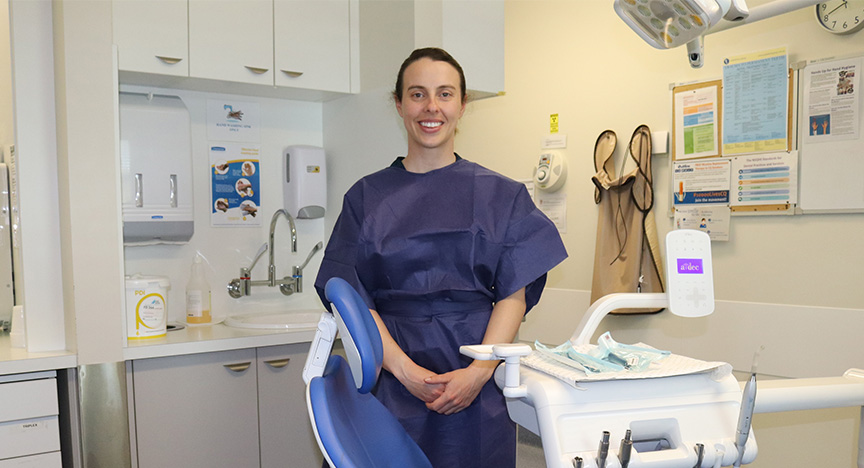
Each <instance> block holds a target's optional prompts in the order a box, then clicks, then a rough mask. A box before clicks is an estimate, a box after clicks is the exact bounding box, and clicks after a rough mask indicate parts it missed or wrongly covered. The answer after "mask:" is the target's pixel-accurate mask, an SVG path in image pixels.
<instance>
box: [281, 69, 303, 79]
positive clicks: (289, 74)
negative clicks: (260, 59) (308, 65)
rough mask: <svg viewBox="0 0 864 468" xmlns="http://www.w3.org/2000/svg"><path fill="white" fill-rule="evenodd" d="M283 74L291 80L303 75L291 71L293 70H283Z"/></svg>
mask: <svg viewBox="0 0 864 468" xmlns="http://www.w3.org/2000/svg"><path fill="white" fill-rule="evenodd" d="M282 73H284V74H286V75H288V76H290V77H291V78H297V77H299V76H301V75H303V72H298V71H291V70H282Z"/></svg>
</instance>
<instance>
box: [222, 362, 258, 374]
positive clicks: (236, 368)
mask: <svg viewBox="0 0 864 468" xmlns="http://www.w3.org/2000/svg"><path fill="white" fill-rule="evenodd" d="M251 365H252V363H251V362H238V363H237V364H225V367H226V368H227V369H228V370H230V371H231V372H243V371H245V370H246V369H248V368H249V366H251Z"/></svg>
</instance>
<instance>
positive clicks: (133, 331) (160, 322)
mask: <svg viewBox="0 0 864 468" xmlns="http://www.w3.org/2000/svg"><path fill="white" fill-rule="evenodd" d="M169 289H171V281H170V280H169V279H168V277H167V276H145V275H140V274H135V275H132V276H127V277H126V311H127V313H126V332H127V333H126V335H127V337H128V338H129V339H130V340H141V339H146V338H160V337H163V336H165V333H166V323H167V321H168V290H169Z"/></svg>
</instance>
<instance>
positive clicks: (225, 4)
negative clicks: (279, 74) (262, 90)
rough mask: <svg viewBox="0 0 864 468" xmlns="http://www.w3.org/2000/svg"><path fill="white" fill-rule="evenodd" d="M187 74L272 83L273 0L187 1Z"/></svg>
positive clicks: (214, 78)
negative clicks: (188, 58)
mask: <svg viewBox="0 0 864 468" xmlns="http://www.w3.org/2000/svg"><path fill="white" fill-rule="evenodd" d="M189 57H190V60H189V76H190V77H193V78H207V79H212V80H222V81H234V82H240V83H253V84H269V85H271V86H272V85H273V1H272V0H243V1H225V0H189Z"/></svg>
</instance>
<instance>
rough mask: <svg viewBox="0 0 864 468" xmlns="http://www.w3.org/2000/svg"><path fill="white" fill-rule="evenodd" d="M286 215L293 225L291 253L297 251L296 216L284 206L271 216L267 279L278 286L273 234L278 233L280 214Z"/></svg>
mask: <svg viewBox="0 0 864 468" xmlns="http://www.w3.org/2000/svg"><path fill="white" fill-rule="evenodd" d="M280 214H281V215H285V219H287V220H288V224H289V225H290V226H291V253H296V252H297V227H296V226H294V217H293V216H291V215H290V214H288V212H287V211H285V209H284V208H280V209H278V210H276V212H275V213H273V217H272V218H270V237H269V245H270V270H269V272H268V274H267V280H268V281H270V284H269V286H271V287H272V286H276V264H275V263H273V254H274V250H276V249H274V248H273V247H274V245H273V239H274V236H273V234H275V233H276V221H278V220H279V215H280Z"/></svg>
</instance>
